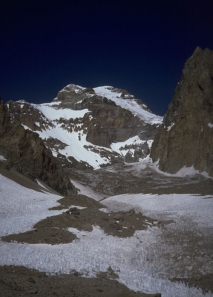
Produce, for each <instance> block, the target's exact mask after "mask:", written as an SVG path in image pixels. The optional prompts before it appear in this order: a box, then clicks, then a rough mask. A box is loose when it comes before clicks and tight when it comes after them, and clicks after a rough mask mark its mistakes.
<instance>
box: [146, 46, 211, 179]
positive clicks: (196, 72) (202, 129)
mask: <svg viewBox="0 0 213 297" xmlns="http://www.w3.org/2000/svg"><path fill="white" fill-rule="evenodd" d="M151 157H152V159H153V161H154V162H157V161H159V169H160V170H162V171H166V172H169V173H176V172H177V171H178V170H180V169H181V168H183V167H184V166H186V167H191V166H193V167H194V168H195V169H196V170H199V171H200V172H203V171H205V172H207V173H208V174H209V175H211V176H213V51H210V50H209V49H205V50H202V49H200V48H199V47H197V48H196V50H195V51H194V53H193V55H192V56H191V57H190V58H189V59H188V60H187V62H186V64H185V66H184V69H183V73H182V76H181V79H180V82H179V83H178V84H177V87H176V90H175V94H174V97H173V100H172V102H171V104H170V105H169V109H168V111H167V113H166V115H165V117H164V120H163V124H162V125H161V127H160V129H159V131H158V133H157V135H156V137H155V140H154V142H153V145H152V150H151Z"/></svg>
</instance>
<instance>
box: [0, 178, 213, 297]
mask: <svg viewBox="0 0 213 297" xmlns="http://www.w3.org/2000/svg"><path fill="white" fill-rule="evenodd" d="M84 191H85V187H84ZM58 199H60V196H57V195H52V194H49V193H40V192H36V191H33V190H30V189H26V188H24V187H22V186H20V185H19V184H16V183H15V182H13V181H11V180H9V179H7V178H5V177H4V176H2V175H0V237H2V236H4V235H8V234H14V233H19V232H25V231H27V230H30V229H32V228H33V225H34V224H35V223H36V222H38V221H40V220H41V219H44V218H45V217H47V216H50V215H55V214H59V213H61V212H62V211H52V210H51V211H50V210H48V208H50V207H53V206H56V205H57V204H58V203H57V202H56V201H57V200H58ZM104 204H105V205H107V206H108V207H109V209H110V210H118V209H119V210H120V209H125V210H126V209H130V208H132V207H134V208H135V209H136V210H137V211H142V212H143V213H144V214H146V215H150V216H152V217H153V218H154V219H155V220H156V224H155V225H154V226H150V228H149V229H148V230H145V231H136V232H135V234H134V236H132V237H130V238H117V237H113V236H108V235H106V234H105V233H104V232H103V230H102V229H101V228H100V227H98V226H93V231H92V232H85V231H84V232H81V231H78V230H76V229H73V228H69V229H68V230H69V231H70V232H73V233H75V234H76V235H77V236H78V239H77V240H75V241H73V242H72V243H69V244H60V245H49V244H27V243H24V244H21V243H17V242H11V243H6V242H3V241H1V240H0V255H1V257H0V265H24V266H26V267H28V268H34V269H38V270H40V271H45V272H46V273H70V272H71V271H72V270H73V269H75V270H76V271H78V272H80V273H83V274H84V275H85V276H88V277H95V276H96V274H97V273H98V272H100V271H107V269H108V267H109V266H111V267H112V269H113V270H114V271H115V272H116V273H117V274H118V275H119V282H121V283H123V284H125V285H126V286H128V287H129V288H131V289H133V290H135V291H142V292H147V293H155V292H160V293H162V296H163V297H171V296H173V297H175V296H179V297H180V296H181V297H183V296H191V297H192V296H194V297H195V296H196V297H201V296H207V297H210V296H213V294H211V293H207V294H205V295H204V294H203V293H202V291H201V290H200V289H196V288H193V287H192V288H189V287H187V286H185V285H184V284H181V283H174V282H171V281H170V280H169V278H173V277H189V276H190V275H191V274H192V273H194V272H195V271H196V272H197V273H198V274H205V273H210V272H211V273H212V272H213V255H212V250H208V249H207V248H206V246H207V245H206V244H205V243H206V242H205V241H207V240H212V234H213V232H212V231H213V220H212V213H213V196H206V197H203V196H192V195H161V196H158V195H144V194H137V195H132V194H125V195H120V196H114V197H109V198H107V199H105V200H104ZM159 220H162V221H165V220H166V221H167V222H168V224H165V226H161V227H159V223H160V222H159ZM190 236H191V237H193V239H194V240H196V244H195V245H194V244H193V247H191V246H190V242H189V239H190ZM191 248H193V256H192V254H191Z"/></svg>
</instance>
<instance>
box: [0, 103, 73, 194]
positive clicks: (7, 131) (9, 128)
mask: <svg viewBox="0 0 213 297" xmlns="http://www.w3.org/2000/svg"><path fill="white" fill-rule="evenodd" d="M0 155H3V156H4V158H5V159H6V161H4V162H0V167H2V166H3V167H4V168H6V169H12V170H16V171H18V172H20V173H22V174H23V175H25V176H27V177H29V178H31V179H33V180H34V179H39V180H41V181H43V182H45V183H46V184H47V185H48V186H50V187H51V188H52V189H54V190H56V191H57V192H59V193H61V194H63V195H67V194H72V193H76V189H75V187H74V186H73V185H72V184H71V183H70V180H69V178H68V176H67V174H66V173H65V172H64V171H63V169H62V168H60V167H59V165H58V164H57V161H56V160H55V159H54V157H53V156H52V153H51V151H50V150H48V149H47V148H46V147H45V146H44V144H43V142H42V140H41V138H40V137H39V136H38V134H36V133H34V132H32V131H30V130H25V129H24V128H23V127H22V126H21V124H19V122H16V121H11V119H10V115H9V113H8V109H7V105H6V104H3V102H2V100H1V99H0Z"/></svg>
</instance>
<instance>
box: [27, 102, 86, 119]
mask: <svg viewBox="0 0 213 297" xmlns="http://www.w3.org/2000/svg"><path fill="white" fill-rule="evenodd" d="M32 105H33V106H34V107H35V108H36V109H38V110H40V111H41V112H42V113H43V115H45V117H46V118H47V119H49V120H50V121H54V120H57V119H60V118H64V119H66V120H69V119H76V118H83V117H84V115H85V114H86V113H87V112H89V110H88V109H82V110H72V109H69V108H63V109H62V108H61V109H56V108H54V105H55V103H54V105H51V104H49V103H45V104H40V105H37V104H32Z"/></svg>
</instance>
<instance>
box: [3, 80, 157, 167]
mask: <svg viewBox="0 0 213 297" xmlns="http://www.w3.org/2000/svg"><path fill="white" fill-rule="evenodd" d="M7 106H8V109H9V112H10V116H11V118H12V119H13V120H14V121H18V122H20V123H21V124H22V126H23V127H24V128H25V129H26V130H31V131H34V132H36V133H37V134H38V135H39V136H40V137H41V138H42V139H43V141H44V144H45V146H46V147H47V148H49V149H50V150H51V151H52V153H53V155H54V156H55V157H57V159H58V161H59V162H60V164H61V165H63V166H66V167H76V168H79V169H85V168H94V169H97V168H100V166H104V165H107V164H114V163H118V162H123V161H126V162H135V161H139V160H140V159H141V158H144V157H146V156H147V155H148V154H149V153H150V147H151V144H152V141H153V139H154V137H155V134H156V132H157V129H158V127H159V124H161V122H162V117H160V116H157V115H155V114H153V113H152V112H151V111H150V110H149V109H148V107H147V106H146V105H145V104H144V103H143V102H142V100H139V99H135V98H134V96H133V95H131V94H129V93H128V92H127V91H126V90H122V89H116V88H113V87H109V86H104V87H97V88H93V89H92V88H84V87H81V86H78V85H74V84H70V85H68V86H66V87H65V88H63V89H62V90H61V91H60V92H59V93H58V95H57V97H56V98H55V99H54V100H53V101H52V102H51V103H44V104H30V103H28V102H25V101H23V100H20V101H17V102H13V101H9V102H8V103H7Z"/></svg>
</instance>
